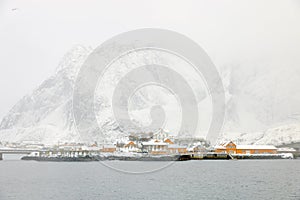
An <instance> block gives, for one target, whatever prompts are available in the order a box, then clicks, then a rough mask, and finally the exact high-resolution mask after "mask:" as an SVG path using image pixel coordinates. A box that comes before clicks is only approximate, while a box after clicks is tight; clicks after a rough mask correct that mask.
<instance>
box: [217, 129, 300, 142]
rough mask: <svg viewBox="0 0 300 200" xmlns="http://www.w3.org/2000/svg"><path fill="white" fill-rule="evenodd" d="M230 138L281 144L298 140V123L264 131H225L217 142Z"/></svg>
mask: <svg viewBox="0 0 300 200" xmlns="http://www.w3.org/2000/svg"><path fill="white" fill-rule="evenodd" d="M229 140H232V141H234V142H236V143H237V144H272V145H282V144H290V143H292V142H300V124H289V125H283V126H279V127H276V128H270V129H268V130H266V131H264V132H251V133H238V132H226V133H224V135H223V136H222V137H221V138H220V140H219V142H224V141H229Z"/></svg>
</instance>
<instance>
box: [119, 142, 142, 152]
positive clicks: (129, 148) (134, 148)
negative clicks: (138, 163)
mask: <svg viewBox="0 0 300 200" xmlns="http://www.w3.org/2000/svg"><path fill="white" fill-rule="evenodd" d="M121 150H122V152H138V150H139V148H138V146H137V144H135V143H134V142H133V141H130V142H129V143H127V144H126V145H124V147H123V148H122V149H121Z"/></svg>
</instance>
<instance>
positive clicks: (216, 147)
mask: <svg viewBox="0 0 300 200" xmlns="http://www.w3.org/2000/svg"><path fill="white" fill-rule="evenodd" d="M214 148H215V149H226V147H224V146H221V145H217V146H215V147H214Z"/></svg>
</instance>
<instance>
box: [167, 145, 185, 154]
mask: <svg viewBox="0 0 300 200" xmlns="http://www.w3.org/2000/svg"><path fill="white" fill-rule="evenodd" d="M168 152H169V154H185V153H187V146H184V145H178V144H169V145H168Z"/></svg>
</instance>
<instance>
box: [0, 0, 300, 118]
mask: <svg viewBox="0 0 300 200" xmlns="http://www.w3.org/2000/svg"><path fill="white" fill-rule="evenodd" d="M299 24H300V1H297V0H293V1H276V0H270V1H261V0H258V1H254V0H251V1H241V0H236V1H214V0H212V1H211V0H209V1H208V0H207V1H203V0H202V1H201V0H194V1H191V0H188V1H176V0H164V1H162V0H147V1H146V0H136V1H133V0H127V1H124V0H109V1H105V2H104V1H97V2H96V1H87V0H81V1H79V0H77V1H76V0H69V1H62V0H48V1H45V0H43V1H40V0H35V1H33V0H26V1H25V0H19V1H17V0H1V1H0V55H1V56H0V94H1V98H0V119H1V118H2V117H3V116H4V115H5V114H6V113H7V112H8V111H9V109H10V108H11V107H12V106H13V105H14V104H15V103H16V102H17V101H18V100H19V99H20V98H22V97H23V96H24V95H25V94H27V93H28V92H30V91H32V90H33V89H34V88H36V87H37V86H38V85H39V84H40V83H41V82H42V81H43V80H45V79H46V78H47V77H49V76H50V75H51V74H52V73H53V72H54V71H55V68H56V67H57V65H58V63H59V61H60V59H61V58H62V57H63V55H64V54H65V53H66V52H67V51H68V50H69V49H70V48H72V47H73V46H74V45H76V44H82V45H84V46H91V47H96V46H98V45H99V44H101V43H102V42H103V41H105V40H106V39H108V38H110V37H112V36H114V35H116V34H119V33H122V32H125V31H129V30H133V29H137V28H145V27H153V28H165V29H170V30H174V31H177V32H180V33H182V34H185V35H186V36H188V37H190V38H191V39H193V40H195V41H196V42H198V44H200V45H201V46H202V47H203V48H204V49H205V50H206V52H207V53H208V55H209V56H210V57H211V58H212V60H213V62H214V63H215V64H216V65H217V66H219V67H220V66H222V65H228V64H235V65H239V64H242V63H244V62H252V61H253V62H255V63H257V62H260V61H262V62H266V63H274V62H283V63H288V64H290V65H293V66H299V67H300V56H299V52H300V25H299Z"/></svg>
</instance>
